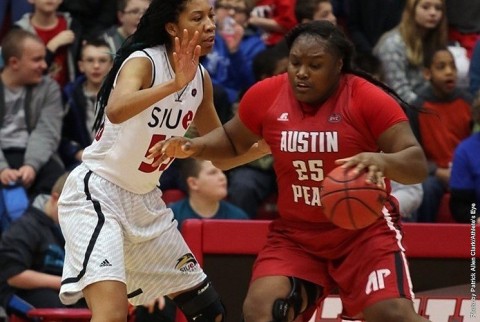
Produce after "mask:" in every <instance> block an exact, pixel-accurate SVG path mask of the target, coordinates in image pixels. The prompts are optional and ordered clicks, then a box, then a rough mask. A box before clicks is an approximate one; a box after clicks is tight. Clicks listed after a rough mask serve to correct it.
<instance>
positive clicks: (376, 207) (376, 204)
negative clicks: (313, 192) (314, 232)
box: [320, 167, 387, 229]
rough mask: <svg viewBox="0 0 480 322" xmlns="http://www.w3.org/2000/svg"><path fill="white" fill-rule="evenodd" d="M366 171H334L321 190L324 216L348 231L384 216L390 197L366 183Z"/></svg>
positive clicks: (336, 169)
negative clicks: (355, 172) (385, 204)
mask: <svg viewBox="0 0 480 322" xmlns="http://www.w3.org/2000/svg"><path fill="white" fill-rule="evenodd" d="M366 176H367V172H366V171H365V172H361V173H357V174H354V173H353V171H352V168H350V169H344V168H341V167H337V168H335V169H333V170H332V171H331V172H330V173H329V174H328V175H327V176H326V178H325V179H324V180H323V183H322V188H321V190H320V200H321V202H322V207H323V212H324V214H325V216H326V217H327V218H328V219H329V220H330V221H331V222H332V223H334V224H335V225H337V226H339V227H341V228H345V229H361V228H364V227H367V226H369V225H371V224H373V223H374V222H375V221H376V220H377V219H378V218H379V217H381V216H382V208H383V205H384V203H385V199H386V197H387V194H386V192H385V190H384V189H382V188H379V187H377V186H376V185H375V184H373V183H367V182H365V179H366Z"/></svg>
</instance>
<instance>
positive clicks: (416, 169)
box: [377, 121, 428, 184]
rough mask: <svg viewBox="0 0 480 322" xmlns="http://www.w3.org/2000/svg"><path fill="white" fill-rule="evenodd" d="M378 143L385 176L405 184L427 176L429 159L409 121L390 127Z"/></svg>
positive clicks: (416, 181) (417, 181) (420, 180)
mask: <svg viewBox="0 0 480 322" xmlns="http://www.w3.org/2000/svg"><path fill="white" fill-rule="evenodd" d="M377 143H378V146H379V147H380V150H381V151H382V153H379V155H380V157H381V158H382V159H383V164H384V166H383V168H384V170H383V171H384V175H385V177H387V178H389V179H392V180H395V181H397V182H400V183H403V184H414V183H420V182H422V181H423V180H424V179H425V178H426V177H427V174H428V171H427V159H426V157H425V154H424V152H423V150H422V148H421V147H420V144H419V143H418V141H417V139H416V138H415V136H414V134H413V132H412V129H411V127H410V124H409V123H408V121H403V122H399V123H396V124H395V125H393V126H391V127H389V128H388V129H387V130H386V131H384V132H383V133H382V134H381V135H380V137H379V138H378V141H377Z"/></svg>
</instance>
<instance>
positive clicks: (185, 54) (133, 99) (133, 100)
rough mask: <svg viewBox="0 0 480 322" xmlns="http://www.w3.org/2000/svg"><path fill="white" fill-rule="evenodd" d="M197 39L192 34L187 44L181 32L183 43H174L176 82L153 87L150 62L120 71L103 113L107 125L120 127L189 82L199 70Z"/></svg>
mask: <svg viewBox="0 0 480 322" xmlns="http://www.w3.org/2000/svg"><path fill="white" fill-rule="evenodd" d="M198 37H199V34H198V32H195V34H194V35H193V37H192V38H191V39H190V40H189V37H188V32H187V31H186V30H184V33H183V38H182V39H183V40H182V41H180V40H179V39H178V38H176V39H175V52H174V53H173V65H174V67H175V78H173V79H171V80H169V81H167V82H164V83H162V84H158V85H156V86H153V87H151V85H152V77H153V64H152V62H151V61H150V59H149V58H147V57H137V58H132V59H130V60H128V61H127V62H126V63H125V64H124V66H123V67H122V68H121V69H120V72H119V74H118V77H117V83H116V85H115V88H113V89H112V92H111V94H110V97H109V99H108V104H107V106H106V113H107V116H108V119H109V120H110V122H112V123H122V122H124V121H126V120H128V119H130V118H132V117H134V116H135V115H137V114H138V113H140V112H142V111H144V110H145V109H146V108H148V107H150V106H151V105H152V104H154V103H156V102H158V101H160V100H162V99H164V98H165V97H167V96H169V95H171V94H173V93H175V92H177V91H179V90H180V89H181V88H183V87H184V86H185V85H186V84H187V83H188V82H190V81H191V80H192V79H193V78H194V77H195V74H196V72H197V69H198V60H199V57H200V50H201V48H200V46H198V45H197V42H198Z"/></svg>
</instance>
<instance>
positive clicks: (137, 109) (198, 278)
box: [59, 0, 258, 322]
mask: <svg viewBox="0 0 480 322" xmlns="http://www.w3.org/2000/svg"><path fill="white" fill-rule="evenodd" d="M214 34H215V22H214V11H213V7H212V6H211V4H210V1H209V0H153V1H152V3H151V5H150V6H149V8H148V10H147V11H146V12H145V14H144V16H143V17H142V18H141V21H140V23H139V25H138V28H137V30H136V32H135V33H134V34H133V35H132V36H131V37H129V38H128V39H127V41H126V42H125V44H124V45H123V46H122V47H121V48H120V49H119V51H118V52H117V56H116V58H115V61H114V66H113V67H112V70H111V71H110V73H109V75H108V76H107V78H106V80H105V82H104V85H103V87H102V89H101V91H100V93H99V103H98V106H97V109H98V111H97V118H96V120H95V125H94V128H95V129H96V130H97V134H96V137H95V140H94V142H93V143H92V145H91V146H89V147H87V148H86V149H85V151H84V153H83V163H82V164H81V165H80V166H78V167H77V168H76V169H75V170H74V171H73V172H72V173H71V175H70V176H69V178H68V181H67V183H66V185H65V188H64V190H63V192H62V198H61V200H60V202H59V217H60V224H61V228H62V231H63V234H64V235H65V239H66V246H65V248H66V258H65V266H64V271H63V277H62V287H61V290H60V298H61V300H62V302H63V303H65V304H72V303H75V302H76V301H77V300H78V299H80V298H81V297H85V299H86V301H87V303H88V306H89V308H90V309H91V311H92V321H122V322H123V321H126V319H127V307H128V301H130V302H131V303H132V304H134V305H141V304H147V303H150V302H152V301H153V300H154V299H155V298H157V297H159V296H162V295H166V296H169V297H170V298H172V299H173V300H174V302H175V303H176V304H177V306H178V307H179V308H180V309H181V310H182V311H183V313H184V314H185V316H186V317H187V319H188V320H189V321H194V320H195V321H196V322H202V321H205V322H207V321H217V322H219V321H222V320H223V318H224V308H223V306H222V304H221V302H220V299H219V296H218V295H217V293H216V291H215V290H214V288H213V287H212V285H211V283H210V282H209V281H208V279H207V277H206V275H205V274H204V272H203V270H202V269H201V268H200V267H199V265H198V263H197V261H196V259H195V257H194V256H193V255H192V254H191V252H190V250H189V248H188V247H187V245H186V243H185V242H184V240H183V238H182V237H181V235H180V233H179V231H178V229H177V224H176V221H175V220H174V217H173V213H172V211H171V210H170V209H168V208H166V206H165V203H164V202H163V201H162V198H161V195H162V193H161V190H160V189H159V188H158V187H157V185H158V182H159V178H160V175H161V174H162V172H163V171H164V170H165V169H166V168H167V167H168V165H169V163H170V162H171V161H173V160H167V161H166V162H164V163H162V164H161V165H160V166H159V167H158V166H152V164H154V160H152V159H148V158H147V156H148V155H149V152H148V150H149V148H150V147H152V146H153V145H154V144H155V143H156V142H158V141H160V140H164V139H166V138H169V137H171V136H183V135H184V134H185V132H186V131H187V129H188V128H189V126H190V125H191V124H192V122H194V123H195V126H196V128H197V130H198V132H199V133H200V134H205V133H207V132H210V131H211V130H212V129H214V128H216V127H218V126H221V124H220V121H219V119H218V117H217V115H216V112H215V108H214V106H213V99H212V97H213V95H212V83H211V80H210V77H209V75H208V73H207V72H206V71H205V70H204V68H203V67H202V66H201V65H199V57H200V56H202V55H206V54H207V53H208V52H209V51H210V50H211V49H212V47H213V45H214ZM255 153H256V152H255V151H254V152H253V153H252V154H251V158H250V160H251V159H253V158H257V157H258V155H255ZM247 161H249V158H248V157H246V159H245V161H243V160H236V161H235V162H242V163H243V162H247ZM233 165H234V164H232V165H231V166H233ZM224 168H225V167H224Z"/></svg>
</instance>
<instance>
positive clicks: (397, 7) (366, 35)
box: [346, 0, 406, 53]
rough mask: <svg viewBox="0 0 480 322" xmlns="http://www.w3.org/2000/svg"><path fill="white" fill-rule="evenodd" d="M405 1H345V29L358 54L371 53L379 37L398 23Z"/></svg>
mask: <svg viewBox="0 0 480 322" xmlns="http://www.w3.org/2000/svg"><path fill="white" fill-rule="evenodd" d="M405 1H406V0H347V19H346V20H347V21H346V25H347V29H348V33H349V35H350V39H351V40H352V42H353V43H354V45H355V49H356V51H357V52H358V53H372V51H373V47H374V46H375V44H376V43H377V41H378V39H380V36H382V35H383V34H384V33H385V32H387V31H389V30H391V29H393V28H394V27H395V26H396V25H397V24H398V23H399V22H400V18H401V16H402V12H403V9H404V8H405Z"/></svg>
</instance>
